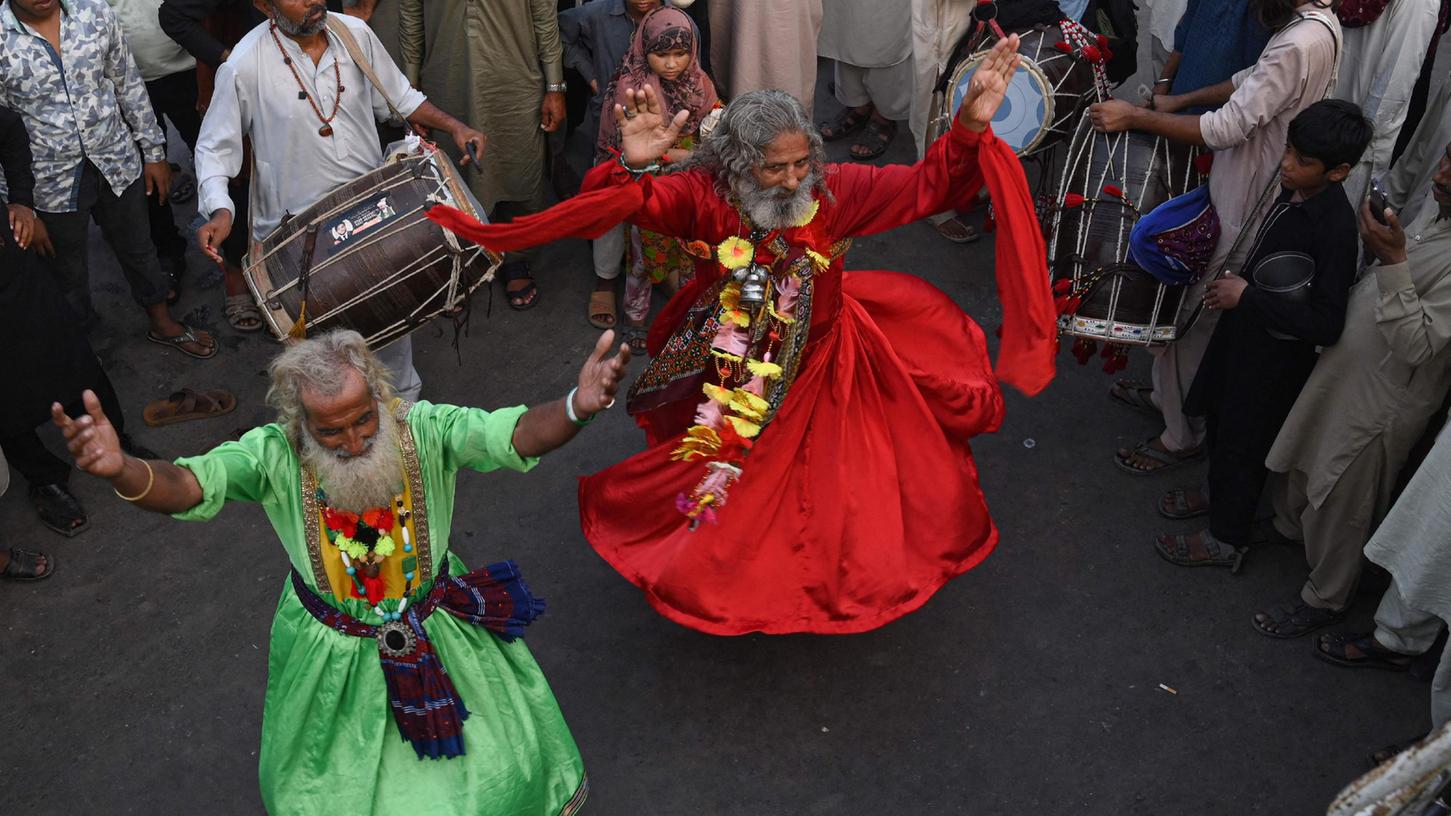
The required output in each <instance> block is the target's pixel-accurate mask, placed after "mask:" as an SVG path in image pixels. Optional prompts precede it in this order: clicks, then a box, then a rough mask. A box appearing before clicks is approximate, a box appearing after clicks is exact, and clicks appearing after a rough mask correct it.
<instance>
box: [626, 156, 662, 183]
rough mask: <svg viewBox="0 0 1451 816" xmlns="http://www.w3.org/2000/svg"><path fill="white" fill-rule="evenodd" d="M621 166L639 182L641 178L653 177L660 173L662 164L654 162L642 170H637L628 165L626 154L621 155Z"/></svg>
mask: <svg viewBox="0 0 1451 816" xmlns="http://www.w3.org/2000/svg"><path fill="white" fill-rule="evenodd" d="M620 166H621V167H623V168H625V172H627V173H629V174H630V175H632V176H634V177H635V178H636V180H638V179H639V178H640V177H641V176H648V175H653V174H655V173H658V172H660V163H659V162H653V161H652V162H650V163H649V164H647V165H645V166H644V167H641V168H640V169H638V170H636V169H635V168H633V167H631V166H630V165H629V164H627V163H626V162H625V154H624V153H621V154H620Z"/></svg>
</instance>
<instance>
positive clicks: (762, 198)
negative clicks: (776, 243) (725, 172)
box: [731, 172, 816, 230]
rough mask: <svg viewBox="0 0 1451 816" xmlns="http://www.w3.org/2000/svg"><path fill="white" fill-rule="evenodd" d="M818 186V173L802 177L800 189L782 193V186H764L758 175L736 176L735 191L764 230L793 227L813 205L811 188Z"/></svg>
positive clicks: (733, 190)
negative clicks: (766, 188)
mask: <svg viewBox="0 0 1451 816" xmlns="http://www.w3.org/2000/svg"><path fill="white" fill-rule="evenodd" d="M815 188H816V173H815V172H813V173H812V174H811V175H809V176H807V177H806V178H805V179H803V180H802V182H801V184H800V186H798V187H797V188H796V192H794V193H790V194H787V195H782V192H783V190H782V188H780V187H773V188H771V189H769V190H763V189H761V188H760V186H758V185H757V184H756V182H755V180H754V179H733V180H732V181H731V192H733V193H735V194H736V198H737V199H739V200H740V202H741V209H742V210H745V212H746V217H747V218H750V219H751V223H752V224H754V225H755V226H756V227H758V228H760V229H764V230H774V229H786V228H788V227H793V226H795V225H796V224H797V222H799V221H800V220H801V219H803V218H805V217H806V213H807V212H808V211H809V210H810V209H811V202H812V200H813V199H812V195H811V192H812V190H814V189H815Z"/></svg>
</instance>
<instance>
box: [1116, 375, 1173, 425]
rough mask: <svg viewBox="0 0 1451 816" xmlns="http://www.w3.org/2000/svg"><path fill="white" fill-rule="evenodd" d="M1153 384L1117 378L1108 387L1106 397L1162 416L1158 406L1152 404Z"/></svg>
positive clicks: (1147, 412)
mask: <svg viewBox="0 0 1451 816" xmlns="http://www.w3.org/2000/svg"><path fill="white" fill-rule="evenodd" d="M1153 393H1154V386H1152V385H1149V384H1148V383H1145V382H1140V381H1139V380H1119V381H1118V382H1116V383H1114V384H1113V385H1111V386H1109V387H1108V398H1109V399H1111V400H1113V401H1114V402H1116V403H1118V404H1119V405H1122V406H1124V407H1125V408H1132V409H1134V410H1135V411H1141V412H1143V413H1145V414H1148V415H1149V416H1151V417H1153V418H1155V419H1158V418H1159V417H1161V416H1163V412H1162V411H1160V410H1159V406H1157V405H1155V404H1154V398H1153V397H1152V396H1151V395H1152V394H1153Z"/></svg>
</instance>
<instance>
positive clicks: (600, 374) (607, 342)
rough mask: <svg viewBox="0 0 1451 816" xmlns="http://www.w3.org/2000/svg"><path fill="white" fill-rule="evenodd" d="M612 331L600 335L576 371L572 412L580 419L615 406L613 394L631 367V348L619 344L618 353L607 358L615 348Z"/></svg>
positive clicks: (625, 344) (626, 344)
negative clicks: (576, 385) (611, 349)
mask: <svg viewBox="0 0 1451 816" xmlns="http://www.w3.org/2000/svg"><path fill="white" fill-rule="evenodd" d="M614 342H615V333H614V331H613V330H610V331H607V332H605V333H604V334H601V335H600V339H599V340H598V341H597V342H596V343H595V348H594V351H593V352H591V353H590V356H589V359H588V360H585V363H584V367H583V368H581V369H580V370H579V388H578V389H576V390H575V392H574V412H575V414H576V415H578V416H580V417H587V416H593V415H595V414H597V413H599V412H600V411H603V410H605V409H606V408H609V407H610V406H611V405H614V404H615V392H616V391H618V390H619V389H620V380H622V379H624V377H625V369H626V368H627V367H629V365H630V346H629V344H628V343H621V344H620V350H619V352H618V353H616V354H615V356H613V357H609V356H608V355H609V353H610V346H612V345H614Z"/></svg>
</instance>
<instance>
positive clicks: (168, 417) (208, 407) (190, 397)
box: [141, 388, 237, 428]
mask: <svg viewBox="0 0 1451 816" xmlns="http://www.w3.org/2000/svg"><path fill="white" fill-rule="evenodd" d="M236 407H237V398H236V397H234V396H232V394H231V393H230V392H228V391H222V390H220V389H218V390H215V391H201V392H197V391H193V390H191V389H190V388H183V389H181V390H180V391H177V392H176V393H174V394H172V395H171V396H169V397H167V398H166V399H164V400H157V401H155V402H153V403H150V404H148V405H147V406H146V407H145V408H143V409H142V410H141V419H142V420H144V421H145V422H146V424H147V425H150V426H151V427H153V428H159V427H161V426H162V425H173V424H175V423H178V422H186V421H187V420H190V419H206V418H207V417H214V416H221V415H223V414H230V413H231V412H232V409H234V408H236Z"/></svg>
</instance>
